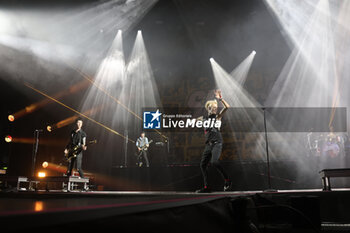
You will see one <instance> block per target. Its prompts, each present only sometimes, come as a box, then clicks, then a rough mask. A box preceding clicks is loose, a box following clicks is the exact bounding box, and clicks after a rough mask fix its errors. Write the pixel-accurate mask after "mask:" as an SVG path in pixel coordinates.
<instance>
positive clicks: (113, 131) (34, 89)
mask: <svg viewBox="0 0 350 233" xmlns="http://www.w3.org/2000/svg"><path fill="white" fill-rule="evenodd" d="M24 85H25V86H26V87H28V88H30V89H32V90H33V91H35V92H37V93H39V94H41V95H43V96H45V97H46V98H49V99H50V100H52V101H54V102H56V103H58V104H59V105H61V106H63V107H65V108H67V109H69V110H71V111H73V112H75V113H76V114H79V115H80V116H82V117H84V118H86V119H88V120H89V121H91V122H93V123H95V124H97V125H99V126H101V127H102V128H104V129H106V130H108V131H109V132H111V133H114V134H116V135H118V136H120V137H122V138H124V139H126V140H129V141H131V142H133V143H135V141H134V140H131V139H130V138H128V137H125V136H124V135H123V134H121V133H119V132H117V131H115V130H114V129H111V128H109V127H108V126H105V125H104V124H102V123H100V122H98V121H96V120H94V119H92V118H91V117H89V116H87V115H85V114H83V113H81V112H79V111H77V110H75V109H74V108H71V107H69V106H68V105H66V104H64V103H62V102H61V101H59V100H57V99H55V98H53V97H51V96H49V95H47V94H45V93H44V92H42V91H40V90H38V89H36V88H34V87H32V86H31V85H29V84H28V83H24Z"/></svg>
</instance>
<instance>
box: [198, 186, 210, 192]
mask: <svg viewBox="0 0 350 233" xmlns="http://www.w3.org/2000/svg"><path fill="white" fill-rule="evenodd" d="M210 192H211V190H210V188H208V187H207V186H204V187H203V188H201V189H198V190H196V193H210Z"/></svg>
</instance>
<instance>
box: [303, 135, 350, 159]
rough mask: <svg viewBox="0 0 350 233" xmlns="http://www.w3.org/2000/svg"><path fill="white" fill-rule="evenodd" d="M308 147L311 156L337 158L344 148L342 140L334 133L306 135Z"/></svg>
mask: <svg viewBox="0 0 350 233" xmlns="http://www.w3.org/2000/svg"><path fill="white" fill-rule="evenodd" d="M307 140H308V147H309V150H310V153H311V155H314V156H322V157H331V158H334V157H337V156H339V155H340V153H341V151H342V150H341V149H342V148H344V138H343V137H342V136H339V135H336V134H334V133H328V134H316V133H308V135H307Z"/></svg>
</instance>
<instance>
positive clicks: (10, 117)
mask: <svg viewBox="0 0 350 233" xmlns="http://www.w3.org/2000/svg"><path fill="white" fill-rule="evenodd" d="M7 118H8V119H9V121H11V122H12V121H14V120H15V117H14V116H13V115H9V116H8V117H7Z"/></svg>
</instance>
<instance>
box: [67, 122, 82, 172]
mask: <svg viewBox="0 0 350 233" xmlns="http://www.w3.org/2000/svg"><path fill="white" fill-rule="evenodd" d="M75 124H76V128H75V129H73V130H72V132H71V134H70V139H69V143H68V144H67V146H66V149H65V150H64V153H65V154H67V153H68V152H69V150H70V149H72V148H73V147H75V146H82V149H83V150H86V149H87V146H86V133H85V132H84V131H83V130H82V129H81V128H82V126H83V120H82V119H81V118H78V119H77V120H76V121H75ZM82 160H83V152H80V153H79V154H78V155H77V156H76V157H73V158H72V159H71V160H70V161H69V164H68V170H67V176H71V175H72V170H73V167H74V164H75V163H76V165H77V170H78V172H79V176H80V177H81V178H83V177H84V173H83V170H82V169H81V164H82Z"/></svg>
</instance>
